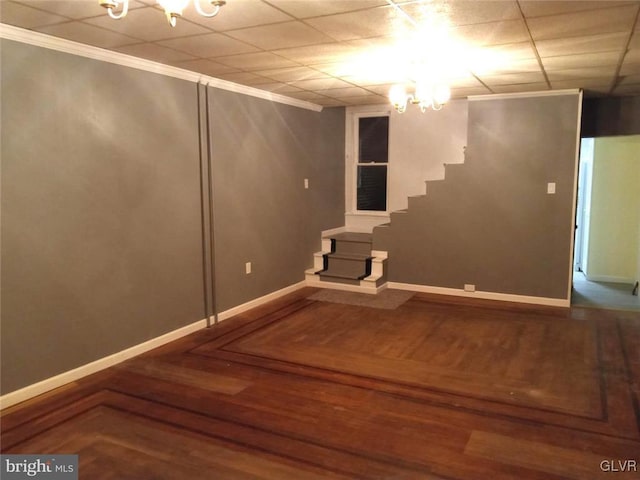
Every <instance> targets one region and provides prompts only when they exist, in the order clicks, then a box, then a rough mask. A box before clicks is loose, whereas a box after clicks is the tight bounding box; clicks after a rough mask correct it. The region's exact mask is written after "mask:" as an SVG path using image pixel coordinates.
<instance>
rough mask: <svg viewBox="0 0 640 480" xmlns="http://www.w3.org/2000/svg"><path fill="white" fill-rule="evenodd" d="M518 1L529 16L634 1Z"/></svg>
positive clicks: (619, 4) (555, 13)
mask: <svg viewBox="0 0 640 480" xmlns="http://www.w3.org/2000/svg"><path fill="white" fill-rule="evenodd" d="M518 3H520V7H521V8H522V12H523V13H524V15H525V16H526V17H527V18H528V17H540V16H547V15H558V14H562V13H574V12H580V11H583V10H595V9H597V8H611V7H618V6H624V5H629V4H630V3H632V2H629V1H624V2H616V1H613V0H604V1H596V0H587V1H584V0H583V1H576V0H564V1H556V0H544V1H541V0H519V2H518Z"/></svg>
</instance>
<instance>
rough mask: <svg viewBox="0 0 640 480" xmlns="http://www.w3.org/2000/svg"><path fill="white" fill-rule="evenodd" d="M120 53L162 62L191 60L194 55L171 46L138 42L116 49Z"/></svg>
mask: <svg viewBox="0 0 640 480" xmlns="http://www.w3.org/2000/svg"><path fill="white" fill-rule="evenodd" d="M116 50H117V51H118V52H120V53H124V54H127V55H132V56H134V57H140V58H147V59H149V60H153V61H156V62H161V63H173V62H179V61H183V60H191V59H192V58H193V57H192V56H191V55H188V54H186V53H183V52H178V51H177V50H173V49H171V48H166V47H162V46H160V45H156V44H155V43H138V44H136V45H129V46H126V47H120V48H117V49H116Z"/></svg>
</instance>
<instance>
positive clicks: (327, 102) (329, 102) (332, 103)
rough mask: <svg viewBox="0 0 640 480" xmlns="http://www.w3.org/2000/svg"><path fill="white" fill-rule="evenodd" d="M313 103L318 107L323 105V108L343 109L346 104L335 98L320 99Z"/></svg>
mask: <svg viewBox="0 0 640 480" xmlns="http://www.w3.org/2000/svg"><path fill="white" fill-rule="evenodd" d="M313 103H315V104H317V105H322V106H323V107H343V106H344V102H343V101H342V100H336V99H335V98H328V97H327V98H318V99H316V100H314V101H313Z"/></svg>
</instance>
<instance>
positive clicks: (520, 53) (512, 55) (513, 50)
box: [482, 40, 536, 63]
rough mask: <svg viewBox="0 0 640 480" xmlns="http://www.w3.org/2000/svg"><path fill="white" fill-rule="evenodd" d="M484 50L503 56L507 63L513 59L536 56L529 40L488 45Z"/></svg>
mask: <svg viewBox="0 0 640 480" xmlns="http://www.w3.org/2000/svg"><path fill="white" fill-rule="evenodd" d="M482 52H486V53H487V54H490V55H493V56H496V57H498V58H502V59H504V61H505V62H506V63H508V62H509V61H511V60H524V59H531V58H536V53H535V51H534V50H533V47H532V46H531V42H529V41H528V40H527V41H526V42H517V43H506V44H504V45H492V46H486V47H483V48H482Z"/></svg>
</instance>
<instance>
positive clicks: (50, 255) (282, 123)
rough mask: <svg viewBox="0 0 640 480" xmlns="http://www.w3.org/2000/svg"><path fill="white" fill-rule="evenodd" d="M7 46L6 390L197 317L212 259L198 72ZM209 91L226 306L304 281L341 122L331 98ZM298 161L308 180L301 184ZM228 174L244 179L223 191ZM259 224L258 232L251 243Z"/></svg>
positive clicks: (336, 174)
mask: <svg viewBox="0 0 640 480" xmlns="http://www.w3.org/2000/svg"><path fill="white" fill-rule="evenodd" d="M1 47H2V49H1V50H2V65H1V66H2V87H1V88H2V91H1V93H2V137H1V140H2V147H1V155H2V157H1V161H2V165H1V166H2V205H1V208H2V211H1V218H2V238H1V242H2V243H1V254H2V256H1V262H2V263H1V265H2V269H1V281H2V289H1V299H0V300H1V303H2V318H1V324H0V326H1V329H2V331H1V341H2V344H1V347H2V352H1V354H2V358H1V360H2V362H1V364H2V366H1V368H2V372H1V373H2V375H1V377H2V385H1V391H2V393H3V394H4V393H8V392H10V391H13V390H15V389H18V388H21V387H24V386H27V385H29V384H32V383H34V382H37V381H40V380H43V379H45V378H48V377H50V376H52V375H56V374H59V373H62V372H64V371H67V370H69V369H72V368H75V367H78V366H81V365H83V364H86V363H88V362H91V361H93V360H96V359H99V358H101V357H104V356H106V355H109V354H112V353H115V352H117V351H120V350H122V349H124V348H127V347H130V346H133V345H136V344H138V343H141V342H143V341H145V340H148V339H150V338H153V337H156V336H158V335H161V334H163V333H166V332H167V331H171V330H173V329H176V328H179V327H180V326H183V325H186V324H189V323H192V322H194V321H197V320H200V319H202V318H204V317H205V316H206V314H207V313H206V312H205V306H204V285H203V266H204V265H206V264H207V263H209V262H208V260H207V261H204V262H203V233H205V234H206V233H207V231H208V228H207V227H208V225H206V224H205V228H204V229H203V226H202V217H203V210H202V206H203V204H204V205H205V206H206V204H207V203H208V202H207V201H206V200H207V198H206V195H205V198H204V200H205V201H204V202H202V200H203V199H201V185H202V184H203V183H204V185H206V181H204V182H203V178H202V177H201V167H203V168H204V167H206V165H205V164H206V162H203V164H202V165H201V155H200V148H199V143H198V103H197V92H196V86H195V85H194V84H192V83H189V82H186V81H181V80H176V79H172V78H168V77H163V76H161V75H156V74H152V73H148V72H142V71H138V70H134V69H130V68H126V67H121V66H116V65H112V64H108V63H102V62H98V61H94V60H90V59H86V58H82V57H76V56H73V55H68V54H64V53H60V52H55V51H50V50H46V49H41V48H38V47H32V46H28V45H24V44H20V43H16V42H12V41H7V40H3V41H2V44H1ZM210 92H211V104H212V106H213V107H214V108H213V109H212V113H213V114H214V115H215V125H214V129H213V132H212V137H211V138H212V141H213V148H214V155H213V164H214V168H213V176H214V178H216V182H215V183H216V190H217V191H216V202H215V212H216V216H217V217H219V222H218V223H216V225H215V226H216V232H215V235H216V238H219V239H220V244H219V245H218V249H217V253H218V256H219V257H218V258H219V259H220V260H219V261H218V263H217V265H216V273H217V277H218V287H219V292H216V293H217V298H218V302H219V308H228V307H231V306H235V305H237V304H238V303H242V302H243V301H247V300H250V299H252V298H255V297H258V296H261V295H265V294H267V293H270V292H271V291H274V290H277V289H279V288H282V287H284V286H287V285H290V284H292V283H295V282H296V281H299V280H302V278H303V272H304V269H305V268H307V267H308V266H310V265H311V264H312V253H313V251H314V247H316V246H319V235H320V230H321V229H325V228H332V227H335V226H338V225H339V224H341V223H342V222H341V220H342V217H341V216H342V214H343V212H344V193H343V184H344V179H343V176H342V175H343V173H342V171H341V168H342V161H343V159H342V151H343V149H344V138H343V135H344V133H343V132H344V125H343V121H342V120H341V118H342V117H343V113H341V112H340V110H337V111H327V112H323V113H315V112H310V111H303V110H298V109H295V108H292V107H285V108H281V107H275V106H274V105H272V104H271V103H270V102H266V101H263V100H257V99H247V98H245V97H243V96H242V95H239V94H232V93H227V92H219V91H214V90H213V89H211V90H210ZM218 107H224V108H220V109H219V108H218ZM236 108H238V109H241V110H242V111H241V113H238V112H236V111H235V109H236ZM254 109H255V110H256V113H257V115H256V116H253V113H254ZM235 121H238V122H239V123H238V124H234V123H233V122H235ZM225 124H226V127H224V128H219V127H221V125H225ZM234 130H235V131H234ZM231 131H234V135H235V136H233V137H230V136H228V133H229V132H231ZM315 135H318V136H319V135H325V139H326V142H323V141H320V139H319V138H315ZM265 139H268V140H265ZM310 139H313V140H310ZM265 142H267V143H265ZM245 144H246V145H261V146H263V147H264V146H265V145H268V146H269V148H258V149H256V148H244V147H242V148H239V147H240V145H245ZM218 147H219V148H220V154H219V155H218V153H217V150H216V149H217V148H218ZM231 151H233V152H235V157H234V159H233V160H234V161H231V158H230V157H229V152H231ZM301 152H304V155H301ZM245 153H246V154H247V155H249V154H251V155H252V158H251V159H248V158H245V157H243V154H245ZM336 153H337V155H336ZM302 157H304V158H302ZM204 159H205V160H206V156H205V157H204ZM234 162H235V163H234ZM252 162H255V164H259V165H260V167H259V168H260V169H261V176H260V179H259V180H260V181H259V182H258V180H257V179H256V178H255V170H251V168H253V167H252V165H254V163H252ZM217 168H220V170H221V171H220V172H219V173H218V172H217V170H216V169H217ZM245 168H246V169H248V171H247V172H243V169H245ZM288 168H294V170H295V168H297V170H295V171H294V173H293V174H291V175H288V174H287V169H288ZM269 172H274V173H269ZM245 173H246V175H245ZM276 173H277V174H276ZM204 174H205V175H206V168H204ZM301 174H303V175H305V176H308V177H309V178H311V182H312V183H311V185H312V190H308V191H306V196H305V195H304V194H303V193H302V191H301V190H300V189H298V188H297V187H298V185H299V186H301V185H302V180H301V179H300V181H299V182H298V181H297V177H298V176H300V175H301ZM294 176H295V177H296V181H295V182H294V181H293V180H291V182H290V183H288V180H289V179H290V178H293V177H294ZM247 177H249V178H252V179H253V183H250V184H246V183H243V181H244V180H242V179H246V178H247ZM316 177H317V178H318V181H317V182H316V183H315V184H314V180H313V179H314V178H316ZM227 182H229V184H230V185H229V186H230V187H233V186H234V185H235V186H237V187H238V188H237V189H235V188H232V191H227V192H225V190H224V186H225V185H226V184H227ZM314 187H315V189H313V188H314ZM205 194H206V189H205ZM273 198H275V199H277V201H274V200H272V199H273ZM285 206H288V207H289V210H287V209H285V208H281V207H285ZM227 208H229V209H232V210H233V215H230V217H232V218H234V219H235V220H236V221H229V220H226V218H228V217H229V215H227V213H226V212H225V209H227ZM288 211H293V212H295V214H290V213H287V212H288ZM205 213H206V210H205ZM280 213H283V215H284V216H285V218H284V219H282V218H281V217H280ZM267 219H268V221H266V220H267ZM292 219H293V220H295V221H296V222H297V223H295V224H294V225H291V224H289V221H290V220H292ZM247 220H249V221H247ZM263 220H265V221H263ZM247 225H252V226H253V227H254V229H248V228H245V226H247ZM239 227H242V228H239ZM254 237H257V238H258V239H259V240H262V239H265V238H266V239H267V241H261V242H259V247H255V248H254V245H255V244H254V243H253V242H254V240H253V238H254ZM314 237H315V239H314ZM205 238H206V237H205ZM245 238H250V240H245ZM285 242H290V246H289V247H288V249H287V253H289V254H290V255H287V256H286V258H284V259H283V258H282V257H283V253H282V252H283V248H282V247H281V245H282V244H285ZM314 242H315V243H316V244H317V245H315V244H314ZM247 245H249V246H247ZM256 248H259V252H256ZM305 248H306V249H307V251H306V252H305V254H304V255H303V253H302V250H303V249H305ZM294 252H295V254H294ZM245 257H247V258H246V261H254V262H256V266H255V267H254V268H256V269H257V271H256V275H254V276H246V277H242V278H238V275H237V271H236V267H237V265H236V263H234V261H233V259H238V260H239V259H242V266H241V269H242V272H244V261H245ZM243 275H244V274H243ZM227 282H229V283H230V285H227ZM209 308H210V309H211V306H210V305H209Z"/></svg>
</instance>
